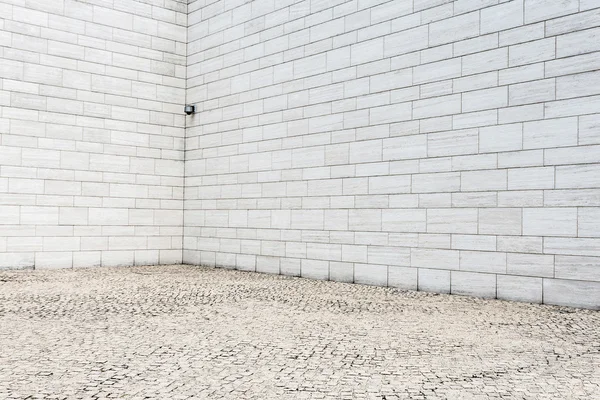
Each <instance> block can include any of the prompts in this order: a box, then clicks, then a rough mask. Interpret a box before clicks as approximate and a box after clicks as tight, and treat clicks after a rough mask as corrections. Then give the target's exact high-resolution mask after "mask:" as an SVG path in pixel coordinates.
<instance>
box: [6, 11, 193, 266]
mask: <svg viewBox="0 0 600 400" xmlns="http://www.w3.org/2000/svg"><path fill="white" fill-rule="evenodd" d="M186 28H187V4H186V2H185V1H179V0H160V1H147V0H143V1H136V0H127V1H112V0H110V1H95V0H77V1H76V0H52V1H27V0H0V269H1V268H22V267H33V266H35V267H36V268H55V267H70V266H76V267H80V266H95V265H131V264H134V263H138V264H155V263H172V262H180V261H181V248H182V218H183V212H182V208H183V201H182V199H183V157H184V151H183V150H184V140H185V137H184V135H185V119H184V117H183V116H182V112H181V111H182V107H183V104H184V103H185V87H186V81H185V78H186V48H187V29H186Z"/></svg>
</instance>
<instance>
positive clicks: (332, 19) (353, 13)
mask: <svg viewBox="0 0 600 400" xmlns="http://www.w3.org/2000/svg"><path fill="white" fill-rule="evenodd" d="M392 2H393V0H392V1H390V2H388V3H381V4H378V5H376V6H371V7H366V8H364V9H361V10H357V11H356V12H352V13H350V14H346V15H344V16H341V17H338V18H331V19H329V20H327V21H325V22H322V23H319V24H316V25H312V26H309V27H303V28H302V29H300V30H299V31H302V30H304V29H310V28H313V27H317V26H319V25H323V24H326V23H328V22H331V21H334V20H336V19H345V18H346V17H348V16H351V15H355V14H360V13H361V12H363V11H365V10H367V9H372V8H375V7H377V6H379V5H382V4H389V3H392ZM295 4H296V3H295ZM497 5H498V4H491V5H489V6H484V7H482V8H476V9H474V10H467V11H463V12H462V13H458V14H454V13H453V15H452V16H450V17H447V18H444V19H441V20H435V21H431V22H427V23H420V24H419V25H417V26H414V27H411V28H407V29H403V30H399V31H394V32H390V33H388V34H385V35H380V36H374V37H372V38H370V39H368V40H371V39H374V38H379V37H384V36H387V35H392V34H394V33H397V32H402V31H405V30H408V29H413V28H415V27H419V26H425V25H431V24H432V23H436V22H441V21H445V20H448V19H451V18H454V17H457V16H460V15H466V14H469V13H473V12H476V11H478V12H480V13H481V10H484V9H487V8H491V7H494V6H497ZM239 7H242V6H239ZM288 7H291V6H288ZM335 7H337V5H336V6H334V7H330V8H331V9H333V8H335ZM436 7H437V6H433V7H429V8H425V9H422V10H419V11H414V8H413V12H412V13H407V14H403V15H400V16H396V17H394V18H391V19H389V20H383V21H380V22H378V23H376V24H371V23H370V24H369V25H368V26H364V27H361V28H357V29H355V30H352V31H348V32H346V31H345V32H344V33H342V34H338V35H336V36H341V35H345V34H348V33H350V32H354V31H356V32H358V31H359V30H361V29H366V28H370V27H373V26H376V25H379V24H381V23H383V22H388V21H394V20H395V19H398V18H403V17H407V16H409V15H412V14H419V13H421V12H423V11H427V10H429V9H434V8H436ZM236 8H238V7H236ZM282 9H283V8H282ZM282 9H279V10H282ZM327 9H329V8H327ZM524 9H525V7H524ZM279 10H275V11H273V12H272V13H276V12H277V11H279ZM587 11H591V10H587ZM223 12H225V11H222V12H221V13H223ZM577 13H579V11H575V12H573V13H569V14H564V15H561V16H559V17H555V18H549V19H546V20H542V21H536V22H530V23H525V22H523V24H522V25H520V26H518V27H513V28H507V29H502V30H500V31H498V32H503V31H510V30H512V29H515V28H519V27H524V26H529V25H535V24H538V23H540V22H546V21H551V20H554V19H560V18H563V17H565V16H569V15H575V14H577ZM268 14H271V13H268ZM268 14H265V15H262V16H259V17H256V18H253V19H251V20H248V21H245V22H242V23H239V24H237V25H232V26H229V27H226V28H223V29H222V30H219V31H217V32H213V33H211V34H209V35H207V36H203V37H200V38H198V39H195V40H192V41H190V42H189V43H190V44H191V43H194V42H197V41H201V40H206V39H207V38H208V37H209V36H212V35H216V34H218V33H221V32H226V31H227V30H229V29H232V28H235V27H238V26H240V25H242V24H243V25H246V24H247V23H250V22H252V21H254V20H258V19H260V18H263V17H265V16H266V15H268ZM310 15H312V13H310V12H309V13H308V14H306V15H304V16H302V17H299V18H296V19H293V20H286V21H284V22H283V23H281V24H279V25H274V26H272V27H269V28H265V29H263V30H262V31H258V32H254V33H253V34H259V33H261V32H263V31H268V30H270V29H273V28H275V27H278V26H284V25H286V24H289V23H291V22H294V21H298V20H301V19H304V18H306V17H308V16H310ZM204 21H207V23H209V21H210V19H208V20H204ZM204 21H202V20H201V21H200V22H197V24H200V23H202V22H204ZM369 22H370V21H369ZM344 25H345V24H344ZM299 31H292V32H290V33H288V34H286V35H290V34H291V33H294V32H299ZM491 33H494V32H490V33H489V34H491ZM544 33H545V32H544ZM481 35H482V34H481V33H479V36H481ZM486 35H487V34H486ZM246 36H247V35H245V36H242V37H239V38H235V39H232V40H230V41H228V42H224V43H221V44H219V45H216V46H213V47H209V48H207V49H204V50H202V51H201V52H205V51H207V50H211V49H214V48H215V47H220V46H223V45H226V44H229V43H233V42H234V41H236V40H240V39H243V38H244V37H246ZM332 37H333V36H332ZM322 40H324V39H322ZM467 40H468V39H467ZM534 40H537V39H534ZM532 41H533V40H532ZM317 42H318V41H317ZM312 43H316V42H312ZM451 43H453V42H451ZM441 46H443V45H441ZM248 47H251V46H248ZM199 53H200V52H199ZM194 54H198V53H192V54H188V57H189V56H191V55H194Z"/></svg>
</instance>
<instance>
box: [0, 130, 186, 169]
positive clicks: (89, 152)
mask: <svg viewBox="0 0 600 400" xmlns="http://www.w3.org/2000/svg"><path fill="white" fill-rule="evenodd" d="M58 125H62V124H58ZM94 129H101V128H94ZM115 132H123V133H132V132H129V131H115ZM136 133H137V132H136ZM2 135H3V136H4V135H5V136H4V137H14V138H35V139H47V140H56V141H58V142H73V143H75V144H77V143H90V144H101V145H107V146H115V147H123V146H124V147H127V148H129V149H131V148H135V149H136V150H138V149H144V150H158V151H161V152H162V151H171V152H176V153H181V154H183V149H166V148H163V147H151V146H147V147H146V146H139V145H133V144H132V145H128V144H119V143H105V142H92V141H88V140H84V139H65V138H53V137H47V136H33V135H19V134H14V133H3V134H2ZM153 136H159V137H165V136H160V135H153ZM167 137H172V136H167ZM5 140H6V139H5ZM0 145H1V146H5V147H12V148H15V149H38V150H49V151H60V152H66V153H80V154H102V155H110V156H119V157H133V158H144V159H150V160H168V161H184V160H183V156H182V158H181V159H175V158H163V157H162V156H161V157H160V158H157V157H149V156H142V155H127V154H122V153H107V152H106V151H103V152H93V151H90V150H86V151H83V150H77V149H72V150H67V149H64V148H47V147H40V146H39V145H38V146H35V147H33V146H28V145H26V144H20V145H18V146H16V145H11V144H3V142H1V143H0Z"/></svg>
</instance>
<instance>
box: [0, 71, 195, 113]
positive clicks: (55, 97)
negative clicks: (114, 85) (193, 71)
mask: <svg viewBox="0 0 600 400" xmlns="http://www.w3.org/2000/svg"><path fill="white" fill-rule="evenodd" d="M86 62H87V61H86ZM24 64H29V65H39V66H42V67H50V66H49V65H46V64H33V63H24ZM98 65H104V64H98ZM23 67H24V66H23ZM50 68H54V69H58V68H57V67H50ZM116 68H120V67H116ZM60 69H61V70H62V71H65V70H66V71H73V72H77V73H85V74H89V75H90V89H89V90H87V89H81V88H75V87H65V86H58V85H53V84H49V83H39V82H35V81H26V80H24V79H23V80H18V79H10V78H4V80H6V81H10V82H24V83H27V84H31V85H36V86H40V87H47V88H58V89H68V90H73V91H76V92H77V93H76V94H77V95H79V94H81V93H93V94H101V95H105V96H114V97H117V98H123V99H135V100H142V101H150V102H161V103H163V104H166V105H171V106H181V105H182V104H183V103H174V102H170V101H160V100H156V98H154V100H153V99H150V98H143V97H135V96H133V95H124V94H116V93H108V92H101V91H99V90H93V89H92V85H91V82H92V77H101V78H104V77H108V78H109V79H110V78H114V79H119V80H123V81H127V82H129V83H143V84H146V85H154V86H157V87H164V88H168V89H176V90H183V91H184V92H185V90H186V89H185V88H182V87H178V86H169V85H166V84H160V83H153V82H148V81H141V80H139V79H135V80H134V79H130V78H123V77H119V76H116V75H106V74H99V73H94V72H86V71H81V70H74V69H69V68H60ZM62 71H61V72H62ZM154 75H156V74H154ZM63 79H64V77H63ZM175 79H178V78H175ZM38 89H40V88H39V87H38ZM4 91H7V92H11V93H12V92H14V93H22V94H27V95H32V96H38V97H43V98H53V99H64V100H70V101H76V102H80V103H89V104H101V105H105V106H107V105H108V106H115V107H122V108H133V109H135V108H136V107H134V106H124V105H119V104H112V103H106V102H104V103H99V102H97V101H91V100H89V99H88V100H81V99H79V98H71V97H59V96H56V95H47V94H39V92H38V93H32V92H31V91H20V90H19V89H18V88H16V89H11V90H6V89H5V90H4ZM7 107H10V106H7ZM19 108H25V109H33V110H37V109H36V108H27V107H26V106H22V107H19ZM143 110H145V111H153V112H161V113H165V114H173V115H179V114H174V113H170V112H168V111H157V110H151V109H147V108H144V109H143ZM40 111H45V110H40Z"/></svg>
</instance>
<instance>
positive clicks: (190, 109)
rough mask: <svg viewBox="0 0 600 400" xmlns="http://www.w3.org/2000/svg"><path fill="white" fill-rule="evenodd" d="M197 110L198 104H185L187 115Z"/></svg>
mask: <svg viewBox="0 0 600 400" xmlns="http://www.w3.org/2000/svg"><path fill="white" fill-rule="evenodd" d="M195 112H196V106H195V105H192V104H186V105H185V113H186V114H187V115H192V114H193V113H195Z"/></svg>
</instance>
